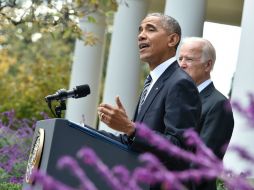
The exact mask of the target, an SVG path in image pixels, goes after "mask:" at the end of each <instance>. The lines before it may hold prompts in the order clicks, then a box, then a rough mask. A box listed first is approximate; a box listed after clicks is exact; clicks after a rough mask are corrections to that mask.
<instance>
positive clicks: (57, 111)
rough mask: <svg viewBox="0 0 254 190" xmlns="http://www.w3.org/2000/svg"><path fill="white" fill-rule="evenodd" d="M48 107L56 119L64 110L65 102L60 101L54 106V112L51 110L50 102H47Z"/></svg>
mask: <svg viewBox="0 0 254 190" xmlns="http://www.w3.org/2000/svg"><path fill="white" fill-rule="evenodd" d="M48 107H49V109H50V111H51V113H52V114H53V115H54V117H56V118H61V115H62V111H63V110H66V103H65V100H62V99H61V100H60V104H59V105H58V106H55V111H54V110H53V109H52V104H51V100H49V101H48Z"/></svg>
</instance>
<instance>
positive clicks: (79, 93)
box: [45, 84, 90, 102]
mask: <svg viewBox="0 0 254 190" xmlns="http://www.w3.org/2000/svg"><path fill="white" fill-rule="evenodd" d="M88 94H90V87H89V86H88V85H87V84H84V85H80V86H76V87H75V88H73V90H68V91H67V90H65V89H60V90H58V91H57V92H56V93H55V94H52V95H48V96H46V97H45V100H46V102H49V101H52V100H66V99H67V98H82V97H85V96H87V95H88Z"/></svg>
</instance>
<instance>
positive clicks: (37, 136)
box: [23, 119, 149, 190]
mask: <svg viewBox="0 0 254 190" xmlns="http://www.w3.org/2000/svg"><path fill="white" fill-rule="evenodd" d="M84 146H86V147H90V148H92V149H93V150H94V151H95V153H96V154H97V156H98V157H99V158H100V159H101V160H102V161H103V162H104V163H105V164H106V165H107V166H108V167H109V168H112V167H113V166H116V165H124V166H125V167H127V168H128V169H129V170H130V171H132V170H133V169H134V168H135V167H136V166H138V165H139V162H138V160H137V156H138V154H137V153H135V152H132V151H130V150H129V149H128V147H127V146H125V145H123V144H121V143H120V142H118V141H116V140H114V139H111V138H110V137H107V136H105V135H103V134H101V133H100V132H99V131H97V130H95V129H92V128H90V127H87V126H81V125H78V124H75V123H73V122H71V121H68V120H65V119H48V120H42V121H38V122H37V123H36V128H35V133H34V137H33V143H32V148H31V153H30V158H29V162H28V167H27V168H28V170H27V174H26V180H25V182H24V184H23V189H25V188H26V187H29V186H30V185H31V184H30V183H31V181H29V178H28V177H29V175H28V174H29V172H30V171H29V168H30V169H31V168H32V167H37V168H38V169H40V170H41V171H44V172H46V173H47V174H48V175H50V176H52V177H54V178H55V179H57V180H59V181H61V182H63V183H64V184H66V185H69V186H71V187H73V188H78V186H79V181H78V179H77V178H75V177H74V176H73V175H72V174H71V172H70V171H69V170H67V169H61V170H60V169H58V168H57V166H56V165H57V161H58V160H59V158H61V157H62V156H65V155H68V156H72V157H73V158H76V153H77V151H78V150H80V149H81V148H82V147H84ZM76 160H77V161H78V162H79V165H80V167H81V168H82V169H83V170H84V171H85V173H86V175H87V176H88V178H89V179H90V180H91V181H92V182H93V183H94V184H95V186H96V187H97V188H98V189H99V190H110V187H108V185H107V183H106V181H105V180H104V179H103V178H102V177H101V175H100V174H98V173H97V172H96V171H95V169H94V168H92V167H90V166H87V165H85V164H84V163H82V161H80V159H76ZM36 188H37V186H36ZM142 188H143V189H149V188H148V187H142ZM37 189H41V187H39V186H38V188H37Z"/></svg>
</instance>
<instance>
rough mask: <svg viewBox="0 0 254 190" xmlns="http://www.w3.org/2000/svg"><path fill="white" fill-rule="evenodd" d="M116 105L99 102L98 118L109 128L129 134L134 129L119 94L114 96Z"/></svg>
mask: <svg viewBox="0 0 254 190" xmlns="http://www.w3.org/2000/svg"><path fill="white" fill-rule="evenodd" d="M115 101H116V106H111V105H109V104H104V103H102V104H100V105H99V107H98V114H99V117H100V120H101V121H102V122H103V123H105V124H107V125H108V126H109V127H110V128H112V129H114V130H117V131H120V132H124V133H126V134H127V135H131V134H132V133H133V132H134V131H135V127H134V123H133V122H132V121H131V120H129V118H128V116H127V114H126V111H125V109H124V107H123V104H122V103H121V101H120V98H119V96H117V97H116V98H115Z"/></svg>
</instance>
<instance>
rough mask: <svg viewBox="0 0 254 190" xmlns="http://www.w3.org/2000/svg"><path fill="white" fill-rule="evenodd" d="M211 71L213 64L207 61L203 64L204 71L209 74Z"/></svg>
mask: <svg viewBox="0 0 254 190" xmlns="http://www.w3.org/2000/svg"><path fill="white" fill-rule="evenodd" d="M212 69H213V62H212V60H208V61H207V62H206V64H205V71H206V72H210V71H211V70H212Z"/></svg>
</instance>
